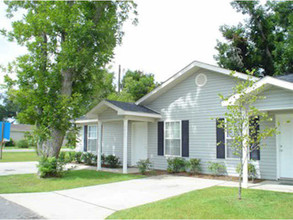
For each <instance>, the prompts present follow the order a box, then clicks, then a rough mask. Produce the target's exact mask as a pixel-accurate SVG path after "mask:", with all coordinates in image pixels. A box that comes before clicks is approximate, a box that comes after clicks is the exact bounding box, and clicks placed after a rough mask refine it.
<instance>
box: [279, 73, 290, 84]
mask: <svg viewBox="0 0 293 220" xmlns="http://www.w3.org/2000/svg"><path fill="white" fill-rule="evenodd" d="M276 78H277V79H281V80H284V81H287V82H291V83H293V73H290V74H287V75H283V76H276Z"/></svg>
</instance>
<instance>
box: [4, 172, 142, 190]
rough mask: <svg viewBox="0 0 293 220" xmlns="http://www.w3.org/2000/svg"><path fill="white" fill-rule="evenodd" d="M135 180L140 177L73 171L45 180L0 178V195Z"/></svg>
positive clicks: (26, 177)
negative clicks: (60, 176)
mask: <svg viewBox="0 0 293 220" xmlns="http://www.w3.org/2000/svg"><path fill="white" fill-rule="evenodd" d="M137 178H142V176H141V175H131V174H118V173H109V172H98V171H95V170H73V171H68V172H66V173H65V175H64V176H63V177H62V178H47V179H41V178H39V177H38V176H37V175H36V174H20V175H10V176H0V193H23V192H48V191H54V190H62V189H72V188H77V187H83V186H92V185H98V184H104V183H112V182H118V181H124V180H131V179H137Z"/></svg>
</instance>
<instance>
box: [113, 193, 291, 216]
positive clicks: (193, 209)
mask: <svg viewBox="0 0 293 220" xmlns="http://www.w3.org/2000/svg"><path fill="white" fill-rule="evenodd" d="M237 190H238V189H237V188H228V187H211V188H207V189H203V190H197V191H192V192H189V193H185V194H182V195H179V196H175V197H172V198H169V199H165V200H161V201H158V202H154V203H150V204H146V205H142V206H138V207H134V208H131V209H126V210H122V211H118V212H115V213H114V214H112V215H110V216H109V217H108V219H292V218H293V193H280V192H272V191H264V190H253V189H244V190H243V199H242V200H238V199H237Z"/></svg>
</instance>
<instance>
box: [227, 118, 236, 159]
mask: <svg viewBox="0 0 293 220" xmlns="http://www.w3.org/2000/svg"><path fill="white" fill-rule="evenodd" d="M225 123H226V124H227V119H226V118H225ZM228 139H229V140H233V138H231V137H228V132H227V130H226V129H225V159H226V160H239V157H236V158H235V157H228V144H227V140H228Z"/></svg>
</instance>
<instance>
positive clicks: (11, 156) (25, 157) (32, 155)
mask: <svg viewBox="0 0 293 220" xmlns="http://www.w3.org/2000/svg"><path fill="white" fill-rule="evenodd" d="M38 160H39V158H38V156H37V154H36V152H3V155H2V159H0V162H22V161H38Z"/></svg>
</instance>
